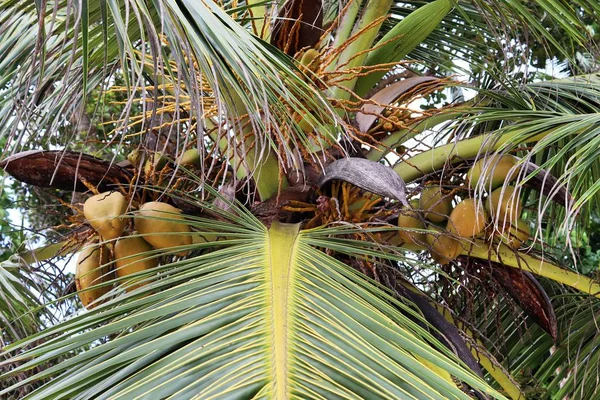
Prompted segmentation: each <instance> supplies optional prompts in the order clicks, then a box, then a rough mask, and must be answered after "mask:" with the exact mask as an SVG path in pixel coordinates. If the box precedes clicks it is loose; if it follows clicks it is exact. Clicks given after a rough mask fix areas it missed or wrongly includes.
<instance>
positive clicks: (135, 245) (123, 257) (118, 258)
mask: <svg viewBox="0 0 600 400" xmlns="http://www.w3.org/2000/svg"><path fill="white" fill-rule="evenodd" d="M149 251H152V246H150V244H149V243H148V242H146V241H145V240H144V239H142V238H141V237H139V236H129V237H124V238H120V239H119V240H117V243H116V244H115V265H116V268H117V269H116V273H117V277H119V278H124V277H126V276H129V275H132V274H135V273H137V272H141V271H146V270H148V269H152V268H156V267H157V266H158V259H157V258H156V257H155V256H151V255H150V256H149V255H148V254H144V253H146V252H149ZM130 282H131V279H125V280H122V281H120V283H121V284H122V285H126V288H125V290H127V291H130V290H133V289H136V288H138V287H140V286H142V285H144V284H145V283H143V284H139V285H130Z"/></svg>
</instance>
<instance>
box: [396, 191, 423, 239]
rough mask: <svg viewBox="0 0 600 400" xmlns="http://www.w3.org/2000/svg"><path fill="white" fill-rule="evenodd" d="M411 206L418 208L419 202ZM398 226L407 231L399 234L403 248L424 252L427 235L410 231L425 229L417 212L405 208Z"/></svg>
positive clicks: (415, 201) (399, 217)
mask: <svg viewBox="0 0 600 400" xmlns="http://www.w3.org/2000/svg"><path fill="white" fill-rule="evenodd" d="M410 204H411V206H412V208H417V207H418V205H419V201H418V200H413V201H411V202H410ZM398 226H399V227H400V228H406V229H407V230H401V231H399V232H398V237H399V238H400V240H401V241H402V242H403V243H404V244H403V245H402V247H404V248H407V249H410V250H422V249H424V248H425V234H423V233H421V232H411V231H410V230H412V229H425V224H424V223H423V220H422V219H421V216H420V215H419V213H418V212H417V211H414V210H411V207H407V206H405V207H404V208H403V212H402V213H401V214H400V215H398Z"/></svg>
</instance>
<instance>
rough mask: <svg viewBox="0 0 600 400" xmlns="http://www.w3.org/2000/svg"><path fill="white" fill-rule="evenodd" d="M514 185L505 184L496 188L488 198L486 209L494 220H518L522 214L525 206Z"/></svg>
mask: <svg viewBox="0 0 600 400" xmlns="http://www.w3.org/2000/svg"><path fill="white" fill-rule="evenodd" d="M515 190H516V188H515V187H514V186H503V187H499V188H498V189H496V190H494V191H493V192H492V193H491V194H490V196H489V197H488V199H487V202H486V209H487V211H488V212H489V213H490V215H491V216H492V218H493V219H494V220H496V219H497V220H499V221H507V220H516V219H517V218H519V217H520V216H521V211H522V209H523V206H522V205H521V199H519V196H517V195H516V194H515Z"/></svg>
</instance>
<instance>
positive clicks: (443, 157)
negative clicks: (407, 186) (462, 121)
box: [394, 128, 552, 183]
mask: <svg viewBox="0 0 600 400" xmlns="http://www.w3.org/2000/svg"><path fill="white" fill-rule="evenodd" d="M526 130H527V128H522V129H518V130H515V131H513V132H509V133H505V134H503V135H501V136H498V135H497V134H494V133H491V134H487V135H480V136H476V137H474V138H471V139H465V140H461V141H458V142H455V143H449V144H446V145H444V146H439V147H436V148H435V149H431V150H428V151H425V152H423V153H420V154H417V155H416V156H414V157H411V158H409V159H407V160H405V161H404V162H401V163H399V164H398V165H396V166H395V167H394V171H396V173H397V174H398V175H400V177H401V178H402V179H403V180H404V181H405V182H406V183H408V182H412V181H414V180H416V179H418V178H420V177H422V176H424V175H426V174H428V173H431V172H434V171H437V170H439V169H441V168H443V167H444V165H446V164H447V163H450V164H453V163H458V162H461V161H463V160H466V159H470V158H474V157H476V156H477V155H478V154H483V153H487V152H494V151H497V150H499V149H501V148H502V147H504V146H506V145H512V146H517V145H519V144H522V143H526V142H527V143H529V142H536V141H539V140H541V139H543V138H544V137H545V136H547V135H549V134H550V133H551V132H552V130H548V131H545V132H543V133H540V134H537V135H535V136H534V137H531V136H523V133H526Z"/></svg>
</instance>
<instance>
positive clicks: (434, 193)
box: [420, 186, 452, 222]
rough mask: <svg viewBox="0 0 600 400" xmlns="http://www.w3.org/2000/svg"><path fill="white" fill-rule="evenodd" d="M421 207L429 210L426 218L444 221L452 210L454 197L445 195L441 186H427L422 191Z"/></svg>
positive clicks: (433, 220)
mask: <svg viewBox="0 0 600 400" xmlns="http://www.w3.org/2000/svg"><path fill="white" fill-rule="evenodd" d="M420 208H421V209H422V210H427V211H429V212H425V218H427V219H428V220H430V221H432V222H442V221H444V220H445V219H446V217H445V216H447V215H448V214H450V211H451V210H452V199H451V198H450V197H448V196H444V194H443V193H442V188H441V187H439V186H426V187H425V188H424V189H423V192H422V193H421V203H420Z"/></svg>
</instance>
